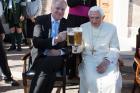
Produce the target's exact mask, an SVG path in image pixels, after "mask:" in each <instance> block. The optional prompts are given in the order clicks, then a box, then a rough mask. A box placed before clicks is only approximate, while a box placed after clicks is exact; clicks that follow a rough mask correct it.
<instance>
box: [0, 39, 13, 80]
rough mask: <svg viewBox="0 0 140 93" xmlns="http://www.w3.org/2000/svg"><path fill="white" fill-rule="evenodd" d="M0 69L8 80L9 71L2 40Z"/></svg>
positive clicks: (0, 41) (9, 76)
mask: <svg viewBox="0 0 140 93" xmlns="http://www.w3.org/2000/svg"><path fill="white" fill-rule="evenodd" d="M0 67H1V70H2V73H3V74H4V75H5V76H6V78H9V79H10V78H11V71H10V68H9V66H8V61H7V56H6V52H5V50H4V47H3V43H2V40H0Z"/></svg>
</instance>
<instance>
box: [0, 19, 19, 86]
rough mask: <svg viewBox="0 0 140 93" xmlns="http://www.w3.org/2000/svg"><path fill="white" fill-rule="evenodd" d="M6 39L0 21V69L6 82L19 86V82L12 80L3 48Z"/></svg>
mask: <svg viewBox="0 0 140 93" xmlns="http://www.w3.org/2000/svg"><path fill="white" fill-rule="evenodd" d="M4 37H5V34H4V28H3V26H2V22H1V19H0V68H1V70H2V72H3V74H4V75H5V78H4V80H5V82H6V83H10V84H11V85H12V86H18V85H19V84H18V82H17V81H15V80H14V79H13V78H12V74H11V71H10V68H9V66H8V61H7V56H6V53H5V50H4V47H3V39H4Z"/></svg>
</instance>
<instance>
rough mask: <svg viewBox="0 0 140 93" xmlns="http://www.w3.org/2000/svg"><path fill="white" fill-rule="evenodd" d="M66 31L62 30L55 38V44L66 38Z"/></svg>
mask: <svg viewBox="0 0 140 93" xmlns="http://www.w3.org/2000/svg"><path fill="white" fill-rule="evenodd" d="M66 33H67V32H66V31H63V32H60V33H59V34H58V35H57V37H56V38H55V40H54V42H55V44H57V43H59V42H63V41H64V40H66Z"/></svg>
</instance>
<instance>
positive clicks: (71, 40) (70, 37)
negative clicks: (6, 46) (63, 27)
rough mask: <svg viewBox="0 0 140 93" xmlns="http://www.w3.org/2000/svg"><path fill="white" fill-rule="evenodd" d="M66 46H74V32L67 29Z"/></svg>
mask: <svg viewBox="0 0 140 93" xmlns="http://www.w3.org/2000/svg"><path fill="white" fill-rule="evenodd" d="M67 45H68V46H73V45H74V31H73V29H72V28H67Z"/></svg>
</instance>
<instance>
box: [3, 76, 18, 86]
mask: <svg viewBox="0 0 140 93" xmlns="http://www.w3.org/2000/svg"><path fill="white" fill-rule="evenodd" d="M4 80H5V83H7V84H11V86H19V83H18V82H17V81H16V80H14V79H12V78H9V79H8V78H7V79H4Z"/></svg>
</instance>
